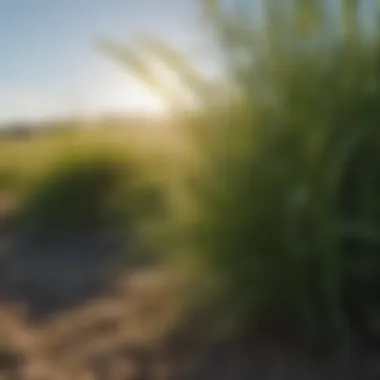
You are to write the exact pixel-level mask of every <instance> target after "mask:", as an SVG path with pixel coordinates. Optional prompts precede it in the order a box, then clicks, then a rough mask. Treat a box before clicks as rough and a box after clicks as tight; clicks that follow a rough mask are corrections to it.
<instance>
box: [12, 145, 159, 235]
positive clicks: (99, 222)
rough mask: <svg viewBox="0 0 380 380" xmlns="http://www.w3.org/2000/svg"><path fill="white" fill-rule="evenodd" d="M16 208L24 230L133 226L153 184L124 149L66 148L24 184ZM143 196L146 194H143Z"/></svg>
mask: <svg viewBox="0 0 380 380" xmlns="http://www.w3.org/2000/svg"><path fill="white" fill-rule="evenodd" d="M28 191H29V194H28V195H27V197H26V198H25V199H24V201H23V204H22V207H21V208H20V213H19V220H20V223H21V226H22V228H23V229H24V231H28V233H31V234H37V235H38V234H41V235H43V236H45V237H50V238H53V237H57V236H61V235H64V236H70V235H73V234H74V235H81V234H83V233H86V232H91V231H92V233H94V232H97V231H98V232H100V231H102V230H110V229H113V228H119V229H120V228H125V231H127V230H128V229H127V228H128V227H132V226H134V224H136V223H137V221H138V219H139V218H142V217H143V216H145V215H147V213H148V211H147V210H146V208H147V207H146V204H147V202H151V200H152V199H153V195H152V194H150V195H149V196H148V195H147V196H145V195H146V194H148V191H151V193H154V194H155V187H154V186H153V185H149V184H148V182H143V175H142V173H139V172H138V165H137V163H135V162H133V160H131V159H129V158H128V157H127V155H122V154H119V153H113V152H111V151H109V150H101V149H97V148H95V149H89V150H86V151H77V152H70V151H68V152H65V153H64V154H63V155H62V157H59V158H57V159H53V160H52V163H51V164H50V165H48V168H47V169H45V170H44V171H43V174H41V175H40V176H39V177H38V179H37V180H36V181H35V182H34V183H33V185H31V186H30V189H28ZM144 196H145V198H144Z"/></svg>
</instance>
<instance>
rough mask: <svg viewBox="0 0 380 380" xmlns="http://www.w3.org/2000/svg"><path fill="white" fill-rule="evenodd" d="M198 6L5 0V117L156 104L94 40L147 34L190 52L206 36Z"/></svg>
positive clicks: (1, 45) (142, 0) (1, 115)
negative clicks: (201, 37)
mask: <svg viewBox="0 0 380 380" xmlns="http://www.w3.org/2000/svg"><path fill="white" fill-rule="evenodd" d="M195 4H196V1H195V0H0V54H1V55H0V120H3V121H4V120H13V119H15V120H17V119H25V118H44V117H50V116H55V115H60V114H65V113H72V112H76V113H93V112H99V111H100V112H101V111H103V110H104V111H106V110H111V111H112V110H122V109H125V108H130V109H132V110H133V109H144V107H145V108H149V107H154V106H155V105H156V103H157V101H156V100H155V99H154V98H151V97H150V95H149V93H147V92H146V91H145V90H144V89H143V88H141V87H140V85H139V84H138V83H137V82H135V81H133V79H132V78H131V77H130V76H129V75H128V74H127V73H126V72H124V71H123V69H122V68H121V67H119V66H118V65H117V64H115V63H114V62H112V60H110V59H109V58H108V57H105V56H103V55H102V53H100V52H99V51H97V50H96V48H95V47H94V43H93V40H94V38H95V37H97V36H104V35H105V36H110V37H113V38H115V39H118V40H122V41H123V40H124V41H129V39H130V38H131V36H132V34H133V33H134V32H135V31H148V32H149V33H153V34H155V35H160V36H163V37H164V38H165V39H166V40H168V41H169V42H171V43H174V44H176V46H177V45H180V46H182V47H183V48H184V50H191V49H192V48H193V47H194V46H195V45H196V43H197V41H198V37H199V36H198V31H199V25H198V24H197V22H198V18H197V13H196V12H197V10H196V7H195ZM157 107H158V105H157Z"/></svg>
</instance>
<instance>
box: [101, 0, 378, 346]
mask: <svg viewBox="0 0 380 380" xmlns="http://www.w3.org/2000/svg"><path fill="white" fill-rule="evenodd" d="M202 3H203V8H202V9H203V10H204V14H205V16H206V21H207V23H208V26H209V27H210V29H211V31H212V35H213V38H214V39H213V41H214V44H215V45H214V46H217V48H218V56H217V62H218V63H219V65H220V68H221V72H222V73H223V74H224V75H223V76H222V77H221V79H220V80H219V81H214V80H213V81H211V80H208V79H207V78H203V77H202V76H201V75H199V74H197V72H196V70H193V69H192V68H191V64H190V60H187V59H185V58H183V57H182V56H181V54H179V53H178V52H177V51H176V50H175V49H172V48H170V47H168V46H166V45H165V44H164V43H162V42H160V41H157V40H155V39H153V38H148V39H147V38H144V39H142V40H141V41H142V42H143V45H142V46H143V47H145V48H148V49H147V51H148V52H149V53H150V54H153V56H155V57H158V58H159V59H161V60H162V61H164V62H166V63H167V64H169V67H171V68H172V69H173V70H175V71H176V72H177V74H179V77H180V79H182V83H183V84H184V85H185V86H184V88H185V89H186V90H190V91H191V92H192V93H193V94H195V95H196V97H197V99H198V100H199V102H198V104H200V107H199V108H198V109H197V111H193V112H194V117H192V118H191V120H190V122H188V123H187V124H189V125H190V128H189V129H188V130H187V131H186V132H187V133H188V138H189V139H190V140H191V141H192V143H193V144H194V146H195V148H196V151H197V154H199V158H200V162H201V165H200V166H197V167H196V169H194V170H193V172H191V173H190V172H187V175H184V176H183V178H182V180H183V182H182V185H181V191H182V192H183V193H182V198H181V199H183V202H184V203H183V204H182V206H183V208H185V205H189V204H190V205H191V207H189V210H188V212H183V209H181V207H180V206H179V205H177V207H176V208H175V210H174V211H173V214H172V216H173V220H174V222H173V223H174V225H175V227H176V228H177V230H176V234H177V237H178V236H180V237H181V239H182V238H183V240H182V246H181V247H182V248H184V250H185V251H186V252H188V255H189V257H191V259H192V260H193V259H195V261H196V262H198V264H199V265H200V267H201V268H202V270H203V271H202V273H205V277H206V278H207V279H209V278H215V279H217V281H218V283H219V284H220V286H219V290H220V291H221V292H222V294H223V302H222V304H223V308H222V312H221V313H218V315H217V316H216V317H215V318H216V319H217V320H218V322H228V323H231V324H232V325H233V326H241V325H242V324H244V325H245V326H246V325H249V326H250V328H252V327H254V326H259V327H261V328H263V327H266V328H269V329H273V328H274V329H275V330H276V331H277V332H281V333H283V332H286V333H288V334H290V335H291V336H293V337H294V336H297V337H301V338H306V339H312V340H313V339H317V338H318V339H320V338H322V339H324V340H326V341H329V342H331V343H336V342H342V341H345V339H346V338H348V337H349V336H351V335H352V333H360V334H366V335H367V336H368V335H371V336H372V335H374V334H375V330H374V326H373V324H372V322H371V321H372V320H373V319H375V318H376V316H377V315H379V314H378V313H379V311H380V304H379V301H378V299H379V298H378V294H379V291H380V282H379V280H378V278H379V275H380V261H379V255H378V252H379V236H380V234H379V222H380V220H379V217H380V208H379V207H380V204H379V199H380V198H379V194H380V192H379V191H380V170H379V169H380V134H379V128H378V125H379V122H380V111H379V108H378V105H379V104H380V54H379V53H380V40H379V33H378V32H379V28H378V26H379V25H378V22H377V19H376V20H375V19H374V18H372V19H371V20H372V23H371V25H370V26H371V27H368V25H369V24H370V18H371V17H372V16H373V15H375V14H378V7H377V5H376V3H375V2H367V3H368V4H366V6H369V7H372V8H371V11H369V12H368V8H366V9H367V12H368V14H366V16H365V17H368V19H363V14H364V13H363V12H366V11H363V9H364V5H363V2H362V1H361V0H357V1H340V2H336V4H335V3H334V4H335V5H336V6H334V7H331V6H330V5H329V4H327V3H326V2H324V1H319V0H310V1H304V2H301V1H299V2H298V1H295V2H292V5H291V4H290V2H289V3H287V2H285V1H278V0H266V1H265V2H262V3H261V4H262V7H261V9H260V11H261V15H260V16H259V17H257V12H258V10H257V9H254V10H253V11H252V9H251V8H250V2H248V1H246V2H244V1H238V0H236V1H232V2H229V5H227V4H224V3H223V2H221V1H220V2H219V1H203V2H202ZM376 12H377V13H376ZM106 47H107V49H108V51H109V52H111V53H112V54H113V55H115V56H116V57H118V58H119V59H121V60H122V61H123V62H124V63H126V64H127V66H128V67H129V68H132V69H134V70H135V71H136V72H137V74H139V75H140V76H141V77H142V78H143V79H146V82H147V83H148V84H152V83H153V84H154V85H156V88H161V87H160V86H161V83H160V82H157V81H152V78H155V77H154V76H153V75H152V73H151V71H149V62H148V64H147V62H146V61H145V60H144V59H143V57H145V56H144V55H143V54H141V55H140V54H139V52H138V51H133V50H132V49H131V48H130V47H121V46H119V45H115V44H113V43H107V45H106ZM152 67H153V66H152ZM164 94H165V95H167V94H168V91H167V87H164ZM170 99H172V98H170V97H169V100H170ZM179 127H180V126H179ZM185 177H186V178H185ZM185 202H188V203H186V204H185ZM214 296H215V294H214ZM210 302H212V300H210Z"/></svg>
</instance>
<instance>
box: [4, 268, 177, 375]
mask: <svg viewBox="0 0 380 380" xmlns="http://www.w3.org/2000/svg"><path fill="white" fill-rule="evenodd" d="M166 279H167V278H166ZM129 283H130V285H129V286H127V289H125V288H124V289H123V290H121V291H120V294H119V295H118V296H117V297H115V298H113V299H111V298H109V299H102V300H96V301H93V302H89V303H88V304H86V305H83V306H82V307H80V308H77V309H75V310H72V311H67V312H61V313H60V314H57V315H55V316H53V317H52V318H51V319H50V320H47V321H44V322H43V323H41V324H39V325H37V324H34V325H32V324H31V323H29V322H28V320H27V315H26V313H25V312H24V310H22V308H21V309H20V308H15V307H10V306H4V307H3V309H2V310H1V311H0V342H1V344H0V378H1V379H3V378H4V379H11V378H13V376H15V375H17V376H20V377H19V378H21V379H23V380H24V379H25V380H29V379H36V380H37V379H38V380H39V379H46V380H48V379H54V380H55V379H59V378H62V379H73V380H74V379H92V378H101V379H112V380H118V379H123V380H125V379H137V378H139V377H138V376H141V375H142V371H152V374H151V375H152V376H153V372H154V373H155V375H154V377H150V378H154V379H165V377H162V376H163V373H164V372H166V369H165V368H164V367H165V365H166V363H165V361H163V360H161V359H160V357H159V356H160V355H159V352H160V349H161V342H163V341H164V339H165V335H166V334H167V333H168V332H169V331H170V328H171V327H172V326H173V325H172V323H173V321H174V320H175V318H174V314H175V310H179V309H178V308H176V307H175V306H176V300H175V299H174V298H173V296H172V295H171V294H170V292H171V293H173V292H172V290H173V289H176V287H175V286H174V287H170V286H169V287H168V284H164V281H163V276H161V275H157V273H152V272H151V273H145V274H136V275H131V277H130V281H129ZM159 283H160V284H159ZM169 289H170V290H169ZM164 293H165V294H164ZM163 299H165V300H166V302H165V303H163V302H162V300H163ZM137 301H138V302H137ZM169 301H170V302H169ZM177 305H178V304H177ZM160 376H161V377H160Z"/></svg>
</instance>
